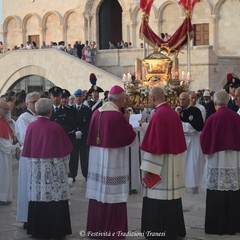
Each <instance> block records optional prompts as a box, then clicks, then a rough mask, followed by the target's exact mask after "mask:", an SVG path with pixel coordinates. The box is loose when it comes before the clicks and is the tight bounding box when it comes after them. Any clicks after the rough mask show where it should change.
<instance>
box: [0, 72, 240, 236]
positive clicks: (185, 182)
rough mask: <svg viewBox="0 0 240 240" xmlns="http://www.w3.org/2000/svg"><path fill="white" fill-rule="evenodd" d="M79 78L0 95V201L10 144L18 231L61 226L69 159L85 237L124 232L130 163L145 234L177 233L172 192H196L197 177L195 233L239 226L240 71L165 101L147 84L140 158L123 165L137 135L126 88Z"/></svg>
mask: <svg viewBox="0 0 240 240" xmlns="http://www.w3.org/2000/svg"><path fill="white" fill-rule="evenodd" d="M89 79H90V82H91V84H92V86H91V87H90V89H89V90H82V89H76V90H75V91H74V92H73V94H71V93H70V92H69V91H68V90H67V89H62V88H60V87H58V86H54V87H52V88H50V89H49V91H48V92H45V93H38V92H31V93H28V94H27V93H26V92H24V91H22V92H20V93H18V94H14V93H13V92H9V93H7V94H5V95H4V96H1V99H0V158H1V161H0V172H1V174H0V205H7V204H10V203H11V201H12V172H11V160H12V156H13V155H14V154H16V150H17V149H19V148H20V150H21V154H20V160H19V179H18V200H17V221H19V222H23V223H24V228H25V229H27V234H30V235H32V236H33V237H37V238H46V239H50V238H62V237H65V236H66V235H69V234H71V221H70V213H69V204H68V199H69V188H70V186H72V185H73V184H74V182H75V181H76V177H77V174H78V168H80V169H81V174H82V176H83V177H84V178H85V180H86V182H87V184H86V197H87V198H88V199H89V205H88V215H87V225H86V233H87V234H88V235H87V236H88V237H90V238H96V233H97V235H98V237H99V239H112V240H114V239H123V238H124V236H126V235H124V234H127V232H128V223H127V201H128V194H129V178H130V174H135V172H134V171H139V169H141V171H142V179H143V181H142V189H143V205H142V219H141V232H142V233H143V235H144V236H145V238H146V239H170V240H175V239H179V238H184V237H185V235H186V229H185V223H184V215H183V209H182V200H181V199H182V197H183V196H184V194H185V191H186V188H187V189H191V190H192V194H198V190H199V187H201V185H202V183H203V185H204V187H205V188H206V191H207V197H206V216H205V232H206V233H208V234H220V235H222V234H231V235H232V234H236V233H237V232H240V220H239V217H238V213H239V211H240V205H239V203H238V200H239V199H240V180H239V177H238V175H239V171H240V166H239V164H240V144H239V143H238V136H239V135H240V116H239V112H240V111H239V109H240V80H239V79H238V78H237V77H236V76H234V75H233V74H231V73H230V74H228V75H227V82H226V85H225V86H224V87H223V89H221V90H218V91H216V92H210V91H209V90H208V89H204V90H199V91H197V92H194V91H191V92H182V93H181V94H180V95H179V105H178V106H177V107H175V108H173V107H172V106H170V105H169V104H168V103H167V102H166V96H165V95H164V91H163V89H162V88H161V87H160V86H155V87H153V88H151V89H150V91H149V103H150V104H151V106H152V109H153V111H151V118H150V121H147V122H146V121H143V120H141V121H139V127H138V131H140V132H141V134H140V135H141V144H140V146H139V145H138V148H136V151H137V152H139V147H140V149H141V154H140V155H141V156H140V157H141V164H140V166H138V169H137V168H135V169H132V170H131V171H133V172H132V173H130V172H129V162H128V161H129V147H133V144H134V141H135V139H136V137H138V134H136V129H134V128H133V126H132V125H131V124H130V123H129V119H130V117H131V114H132V113H133V112H134V111H132V109H129V106H128V105H127V104H128V101H127V94H126V92H125V90H124V89H123V88H122V87H120V86H117V85H115V86H113V87H112V88H111V89H109V90H107V91H105V92H104V90H103V89H102V88H101V87H99V86H97V85H96V82H97V78H96V75H95V74H94V73H92V74H90V76H89ZM100 93H104V99H101V98H100V97H99V94H100ZM20 99H21V100H23V101H20ZM15 108H16V109H17V110H15V111H13V109H15ZM11 114H12V116H11ZM116 126H117V127H116ZM153 139H154V141H153ZM133 149H134V148H132V150H133ZM132 160H135V161H138V159H132ZM79 161H80V167H79ZM103 216H104V217H103ZM106 232H107V233H109V234H108V235H107V236H105V235H104V233H106ZM119 233H121V234H119ZM101 234H102V235H101Z"/></svg>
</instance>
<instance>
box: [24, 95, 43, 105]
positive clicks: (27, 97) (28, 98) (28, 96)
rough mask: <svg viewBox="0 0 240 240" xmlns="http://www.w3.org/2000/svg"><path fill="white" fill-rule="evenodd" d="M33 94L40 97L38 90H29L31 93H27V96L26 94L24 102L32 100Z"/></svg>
mask: <svg viewBox="0 0 240 240" xmlns="http://www.w3.org/2000/svg"><path fill="white" fill-rule="evenodd" d="M34 96H38V97H39V98H40V94H39V93H38V92H31V93H28V94H27V96H26V99H25V103H26V104H28V103H30V102H31V101H32V100H31V99H32V97H34Z"/></svg>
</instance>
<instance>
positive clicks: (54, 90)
mask: <svg viewBox="0 0 240 240" xmlns="http://www.w3.org/2000/svg"><path fill="white" fill-rule="evenodd" d="M48 91H49V92H50V93H51V94H52V95H53V96H59V95H61V94H62V88H60V87H57V86H54V87H51V88H50V89H49V90H48Z"/></svg>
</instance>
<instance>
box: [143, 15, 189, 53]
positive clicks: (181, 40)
mask: <svg viewBox="0 0 240 240" xmlns="http://www.w3.org/2000/svg"><path fill="white" fill-rule="evenodd" d="M188 33H189V37H190V38H191V37H192V36H193V26H192V24H191V19H190V18H189V17H186V18H185V20H184V21H183V23H182V25H181V26H180V27H179V28H178V29H177V31H176V32H175V33H174V34H173V35H172V36H171V38H170V39H169V40H167V41H163V39H161V38H160V37H159V36H158V35H157V34H155V33H154V32H153V30H152V29H151V28H150V26H149V25H148V22H147V21H146V20H145V19H143V20H142V24H141V27H140V31H139V34H140V37H141V38H144V40H145V41H146V42H147V43H148V44H149V45H151V46H152V47H156V46H158V47H160V46H161V45H162V44H165V45H167V46H168V47H169V48H170V51H171V52H177V51H179V50H180V49H181V48H183V46H184V45H185V44H187V41H188Z"/></svg>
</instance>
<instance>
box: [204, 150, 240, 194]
mask: <svg viewBox="0 0 240 240" xmlns="http://www.w3.org/2000/svg"><path fill="white" fill-rule="evenodd" d="M203 180H204V181H203V184H204V186H205V187H206V188H208V189H210V190H219V191H230V190H232V191H236V190H239V189H240V152H238V151H232V150H228V151H219V152H216V153H214V154H210V155H206V165H205V169H204V178H203Z"/></svg>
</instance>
